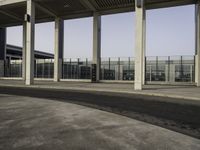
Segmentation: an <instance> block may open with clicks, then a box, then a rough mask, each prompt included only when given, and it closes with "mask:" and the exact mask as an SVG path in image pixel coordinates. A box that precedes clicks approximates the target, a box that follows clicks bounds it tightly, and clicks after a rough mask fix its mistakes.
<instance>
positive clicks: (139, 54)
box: [135, 0, 146, 90]
mask: <svg viewBox="0 0 200 150" xmlns="http://www.w3.org/2000/svg"><path fill="white" fill-rule="evenodd" d="M135 13H136V37H135V38H136V42H135V44H136V46H135V90H142V85H143V79H144V56H145V55H144V52H145V43H146V41H145V25H144V24H145V19H146V18H145V14H146V10H145V6H144V1H143V0H141V5H140V7H139V6H137V5H136V7H135Z"/></svg>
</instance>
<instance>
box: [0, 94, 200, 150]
mask: <svg viewBox="0 0 200 150" xmlns="http://www.w3.org/2000/svg"><path fill="white" fill-rule="evenodd" d="M0 149H2V150H27V149H28V150H35V149H38V150H39V149H42V150H79V149H81V150H94V149H103V150H199V149H200V140H198V139H195V138H192V137H189V136H186V135H183V134H180V133H177V132H173V131H170V130H167V129H164V128H161V127H157V126H154V125H150V124H148V123H144V122H140V121H137V120H134V119H130V118H127V117H123V116H120V115H116V114H112V113H108V112H104V111H100V110H96V109H92V108H88V107H84V106H80V105H75V104H70V103H66V102H60V101H56V100H47V99H38V98H30V97H21V96H12V95H2V94H0Z"/></svg>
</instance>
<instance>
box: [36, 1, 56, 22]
mask: <svg viewBox="0 0 200 150" xmlns="http://www.w3.org/2000/svg"><path fill="white" fill-rule="evenodd" d="M35 6H36V7H37V8H38V9H40V10H41V11H43V12H44V13H47V14H48V15H50V16H52V17H54V18H58V16H57V15H56V13H55V12H53V11H52V10H49V9H48V8H46V7H44V6H42V5H41V4H38V3H35Z"/></svg>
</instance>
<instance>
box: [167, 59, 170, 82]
mask: <svg viewBox="0 0 200 150" xmlns="http://www.w3.org/2000/svg"><path fill="white" fill-rule="evenodd" d="M167 73H168V78H167V81H168V82H170V56H168V69H167Z"/></svg>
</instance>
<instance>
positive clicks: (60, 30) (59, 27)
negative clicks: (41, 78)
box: [54, 18, 64, 82]
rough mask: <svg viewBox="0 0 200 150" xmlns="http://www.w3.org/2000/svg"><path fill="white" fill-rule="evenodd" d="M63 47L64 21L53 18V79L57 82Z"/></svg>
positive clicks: (60, 70) (60, 74) (60, 75)
mask: <svg viewBox="0 0 200 150" xmlns="http://www.w3.org/2000/svg"><path fill="white" fill-rule="evenodd" d="M63 49H64V21H63V20H62V19H60V18H56V19H55V54H54V81H55V82H59V81H60V79H61V77H62V60H63Z"/></svg>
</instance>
